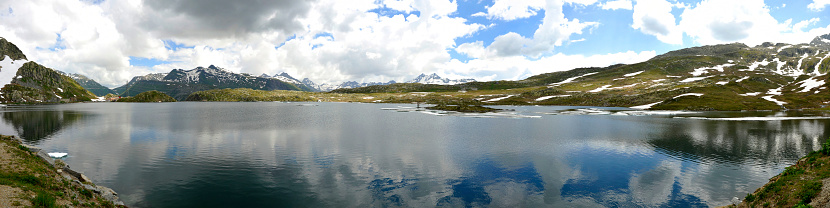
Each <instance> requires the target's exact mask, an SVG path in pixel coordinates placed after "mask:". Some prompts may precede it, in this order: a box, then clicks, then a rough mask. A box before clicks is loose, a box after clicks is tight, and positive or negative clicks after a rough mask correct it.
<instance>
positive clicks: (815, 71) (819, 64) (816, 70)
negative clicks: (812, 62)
mask: <svg viewBox="0 0 830 208" xmlns="http://www.w3.org/2000/svg"><path fill="white" fill-rule="evenodd" d="M827 57H830V53H827V55H824V57H823V58H821V60H819V61H818V63H817V64H816V68H815V70H814V71H813V74H815V75H821V72H819V71H818V69H819V67H820V66H821V62H824V59H827Z"/></svg>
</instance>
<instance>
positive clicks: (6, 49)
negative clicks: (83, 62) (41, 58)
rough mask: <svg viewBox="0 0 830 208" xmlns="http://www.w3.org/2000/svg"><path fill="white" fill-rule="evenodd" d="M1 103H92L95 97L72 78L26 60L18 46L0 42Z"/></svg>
mask: <svg viewBox="0 0 830 208" xmlns="http://www.w3.org/2000/svg"><path fill="white" fill-rule="evenodd" d="M0 85H3V86H2V89H0V102H3V103H59V102H81V101H90V100H91V99H94V98H95V95H94V94H92V93H91V92H89V91H87V90H86V89H84V88H83V87H81V86H80V85H79V84H78V83H77V82H75V80H73V79H72V78H70V77H68V76H66V75H63V74H61V73H59V72H57V71H55V70H53V69H50V68H46V67H44V66H42V65H40V64H37V63H35V62H31V61H28V60H26V55H24V54H23V52H22V51H20V49H19V48H17V46H15V45H14V44H12V43H10V42H8V41H6V40H5V39H2V38H0Z"/></svg>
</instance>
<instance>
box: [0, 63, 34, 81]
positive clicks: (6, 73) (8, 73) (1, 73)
mask: <svg viewBox="0 0 830 208" xmlns="http://www.w3.org/2000/svg"><path fill="white" fill-rule="evenodd" d="M27 62H29V61H28V60H25V59H21V60H12V58H11V57H9V56H6V57H5V58H4V59H3V61H0V87H3V86H6V85H7V84H10V83H12V80H13V79H14V78H15V77H16V76H17V70H18V69H20V67H22V66H23V64H25V63H27Z"/></svg>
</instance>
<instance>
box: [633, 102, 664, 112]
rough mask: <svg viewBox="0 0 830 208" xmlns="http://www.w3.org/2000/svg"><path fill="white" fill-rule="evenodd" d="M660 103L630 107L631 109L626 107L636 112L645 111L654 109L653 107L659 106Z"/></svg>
mask: <svg viewBox="0 0 830 208" xmlns="http://www.w3.org/2000/svg"><path fill="white" fill-rule="evenodd" d="M660 103H663V101H660V102H656V103H651V104H646V105H638V106H632V107H628V108H631V109H637V110H646V109H650V108H651V107H654V106H655V105H657V104H660Z"/></svg>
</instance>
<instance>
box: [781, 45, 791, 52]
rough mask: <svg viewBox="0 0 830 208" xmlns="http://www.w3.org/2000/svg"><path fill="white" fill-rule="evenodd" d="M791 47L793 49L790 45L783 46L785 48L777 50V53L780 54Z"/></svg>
mask: <svg viewBox="0 0 830 208" xmlns="http://www.w3.org/2000/svg"><path fill="white" fill-rule="evenodd" d="M791 47H793V46H792V45H785V46H783V47H781V48H779V49H778V53H781V51H783V50H784V49H787V48H791Z"/></svg>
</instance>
